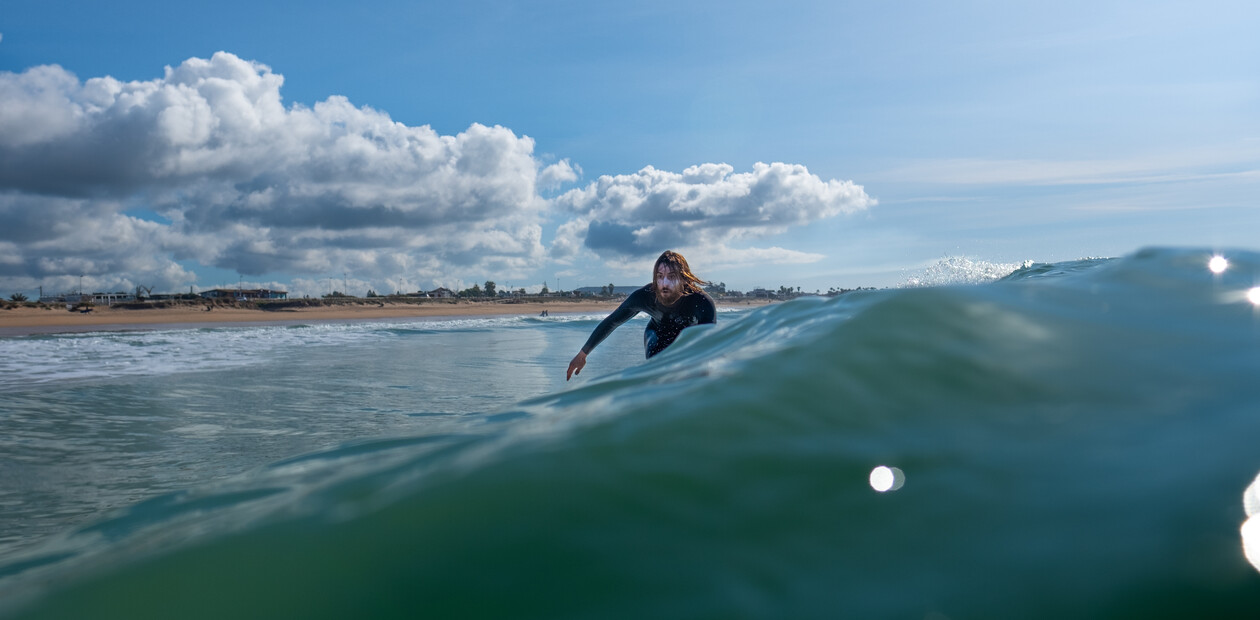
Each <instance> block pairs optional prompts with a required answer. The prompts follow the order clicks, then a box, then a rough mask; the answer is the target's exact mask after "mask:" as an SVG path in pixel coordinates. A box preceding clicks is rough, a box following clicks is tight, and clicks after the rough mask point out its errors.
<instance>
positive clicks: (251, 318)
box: [0, 300, 766, 336]
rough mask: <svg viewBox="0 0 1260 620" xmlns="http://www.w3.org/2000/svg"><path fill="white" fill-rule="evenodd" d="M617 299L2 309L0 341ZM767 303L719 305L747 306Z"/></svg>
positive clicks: (531, 309) (599, 304) (490, 311)
mask: <svg viewBox="0 0 1260 620" xmlns="http://www.w3.org/2000/svg"><path fill="white" fill-rule="evenodd" d="M619 303H620V301H619V300H564V301H561V300H556V301H545V302H539V301H527V302H523V303H507V302H497V301H464V300H451V301H445V300H442V301H426V302H424V303H391V302H379V303H361V304H342V305H319V306H305V307H286V308H282V309H276V310H260V309H258V308H257V307H251V306H245V307H233V306H226V305H206V304H195V305H181V306H175V307H144V308H134V307H130V308H128V307H109V306H98V307H96V308H94V309H93V310H92V311H91V312H87V313H81V312H71V311H68V310H66V309H64V308H60V307H51V308H49V307H44V308H40V307H34V306H20V307H10V308H6V309H0V336H6V335H7V336H13V335H25V334H34V333H54V332H67V331H84V330H101V329H139V328H153V327H158V326H164V325H172V326H184V327H192V326H199V325H216V324H223V323H273V322H278V323H300V322H305V321H357V320H378V319H400V318H435V319H437V318H454V317H463V316H489V315H526V316H537V315H540V314H542V312H543V311H546V312H547V313H548V314H561V313H587V312H596V313H602V312H610V311H612V310H613V309H614V308H616V307H617V305H618V304H619ZM765 303H766V301H765V300H756V301H752V300H750V301H742V302H737V303H733V304H732V303H722V302H719V304H718V305H719V306H728V307H729V306H735V307H748V306H751V305H762V304H765Z"/></svg>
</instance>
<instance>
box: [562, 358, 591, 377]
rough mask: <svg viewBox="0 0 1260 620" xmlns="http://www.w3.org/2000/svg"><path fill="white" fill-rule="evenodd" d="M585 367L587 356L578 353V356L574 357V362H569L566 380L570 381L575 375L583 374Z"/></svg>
mask: <svg viewBox="0 0 1260 620" xmlns="http://www.w3.org/2000/svg"><path fill="white" fill-rule="evenodd" d="M585 366H586V354H585V353H583V352H581V351H578V354H577V355H574V356H573V361H571V362H569V372H567V373H565V375H564V380H565V381H568V380H569V379H572V378H573V375H579V374H582V368H583V367H585Z"/></svg>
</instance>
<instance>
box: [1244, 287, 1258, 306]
mask: <svg viewBox="0 0 1260 620" xmlns="http://www.w3.org/2000/svg"><path fill="white" fill-rule="evenodd" d="M1247 301H1249V302H1251V305H1253V306H1260V286H1257V287H1255V288H1253V289H1251V290H1249V291H1247Z"/></svg>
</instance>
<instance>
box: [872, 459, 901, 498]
mask: <svg viewBox="0 0 1260 620" xmlns="http://www.w3.org/2000/svg"><path fill="white" fill-rule="evenodd" d="M905 483H906V475H905V474H903V473H901V470H900V469H897V468H896V467H885V466H883V465H880V466H879V467H876V468H875V469H872V470H871V488H872V489H875V490H876V491H879V492H880V493H883V492H885V491H896V490H897V489H900V488H901V485H903V484H905Z"/></svg>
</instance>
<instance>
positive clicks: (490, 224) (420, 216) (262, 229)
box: [0, 52, 875, 292]
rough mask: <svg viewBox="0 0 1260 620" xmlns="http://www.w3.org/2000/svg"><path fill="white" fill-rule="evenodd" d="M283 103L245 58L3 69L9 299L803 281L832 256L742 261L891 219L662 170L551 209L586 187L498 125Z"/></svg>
mask: <svg viewBox="0 0 1260 620" xmlns="http://www.w3.org/2000/svg"><path fill="white" fill-rule="evenodd" d="M283 85H284V78H283V77H282V76H281V75H279V74H277V73H274V72H272V70H271V69H270V68H269V67H267V66H265V65H262V64H259V63H256V62H250V61H246V60H243V59H241V58H238V57H236V56H234V55H232V54H230V53H226V52H219V53H217V54H215V55H214V56H213V57H212V58H209V59H201V58H191V59H188V60H187V61H185V62H183V63H182V64H180V65H179V66H177V67H173V68H172V67H167V68H166V70H165V72H164V74H163V75H162V77H160V78H155V79H152V80H147V81H133V82H123V81H120V80H116V79H114V78H112V77H94V78H90V79H88V80H86V81H80V80H79V78H77V77H76V76H74V75H73V74H71V73H69V72H67V71H65V70H64V69H62V68H61V67H58V66H55V65H50V66H40V67H33V68H31V69H28V70H26V71H24V72H22V73H7V72H0V224H2V226H0V284H5V285H6V287H12V286H13V285H17V286H21V287H22V288H33V287H32V286H31V283H39V282H45V283H50V284H49V287H50V288H51V287H53V286H63V287H68V286H69V285H70V283H75V284H76V285H77V280H78V278H79V276H80V275H82V276H84V277H85V278H86V279H87V280H88V281H89V282H90V283H91V285H92V286H98V287H101V288H118V287H122V286H123V285H124V284H129V283H130V284H135V283H142V284H145V285H156V286H158V287H159V288H162V289H168V290H183V289H184V288H186V287H187V286H188V285H190V284H192V283H193V282H194V281H196V279H197V276H196V275H195V274H193V273H190V272H189V271H188V270H187V269H185V268H184V267H182V266H181V262H182V261H187V260H192V261H196V262H199V263H201V264H203V265H207V266H213V267H218V268H221V269H225V270H229V271H234V272H237V273H240V274H243V275H244V276H247V277H248V276H251V275H253V276H258V275H261V274H286V275H289V276H294V277H296V278H298V279H294V280H293V283H294V287H295V292H296V291H298V290H308V289H309V291H311V292H315V291H319V290H321V289H320V287H319V286H318V283H319V280H320V278H321V277H323V275H324V274H329V273H332V274H336V273H342V272H350V273H352V275H353V276H354V277H355V278H358V279H360V280H361V283H362V284H364V288H367V287H368V286H369V285H370V286H372V287H374V288H377V287H379V288H378V292H379V291H380V290H391V291H392V290H406V289H410V290H415V289H416V288H425V287H429V286H432V285H433V284H441V283H451V284H462V283H463V282H464V280H465V279H467V280H468V281H470V282H472V281H482V280H484V279H485V278H487V277H489V278H499V279H503V280H524V279H525V278H526V277H527V276H528V277H534V275H533V274H536V273H537V270H538V269H539V268H540V267H542V266H543V264H544V263H545V262H546V261H547V260H548V259H549V258H558V259H560V260H562V261H563V260H571V259H572V258H574V257H575V256H577V255H579V254H582V253H588V254H589V253H594V254H597V255H599V256H603V257H612V256H615V257H619V258H621V259H623V260H622V261H621V262H622V263H633V262H634V261H636V260H637V259H639V258H642V257H645V256H648V255H654V254H655V253H657V252H659V251H660V250H662V249H665V248H671V247H672V248H696V249H704V250H706V251H710V252H712V253H715V255H720V256H722V257H725V258H723V259H722V262H723V264H742V262H746V261H750V260H757V261H762V262H783V263H793V262H796V263H799V262H807V261H812V260H817V258H818V256H817V255H813V254H802V253H799V252H792V251H789V250H783V249H781V248H763V249H758V248H750V249H741V250H732V249H730V247H732V246H731V242H733V241H737V240H747V239H760V238H765V237H769V236H772V235H775V234H779V233H781V232H783V231H785V230H787V229H789V228H791V227H795V226H802V225H806V224H809V223H812V222H816V221H819V220H821V219H825V218H830V217H834V216H837V215H840V214H846V213H853V212H855V211H860V210H862V209H866V208H867V207H869V206H870V205H872V204H874V202H875V201H874V200H872V199H871V198H870V197H869V196H867V195H866V193H865V192H864V191H863V189H862V187H861V186H858V185H855V184H853V183H852V182H850V181H836V180H830V181H824V180H822V179H820V178H819V177H818V176H816V175H813V174H811V173H810V172H809V171H808V170H807V169H806V168H805V167H804V166H800V165H792V164H784V163H772V164H763V163H758V164H756V165H755V166H754V168H753V170H751V171H749V172H743V173H736V172H735V171H734V170H733V168H732V167H731V166H729V165H726V164H712V163H710V164H702V165H699V166H693V167H691V168H688V169H686V170H684V171H683V172H682V173H675V172H667V171H662V170H657V169H655V168H651V167H648V168H644V169H643V170H640V171H639V172H637V173H634V174H629V175H621V176H604V177H600V178H599V179H598V180H597V181H595V182H593V183H590V184H589V185H588V186H586V187H584V188H580V189H574V190H571V191H568V192H566V193H563V194H561V195H560V196H559V197H557V198H555V199H551V200H548V199H546V198H544V197H542V196H541V195H540V191H547V192H552V191H560V190H561V189H562V188H563V187H565V186H567V185H570V184H572V183H574V182H576V181H577V180H578V179H579V178H580V176H581V173H582V171H581V168H580V167H579V166H577V165H576V164H574V163H571V162H570V161H569V160H567V159H560V160H559V161H553V163H550V164H544V163H543V162H542V161H540V159H539V158H537V157H535V155H534V141H533V140H532V139H531V138H529V137H526V136H518V135H516V134H515V133H514V132H513V131H511V130H510V129H508V128H505V127H499V126H495V127H489V126H484V125H480V124H473V125H471V126H469V127H468V128H467V129H466V130H464V131H462V132H460V133H458V134H456V135H441V134H439V133H437V132H436V131H434V130H433V129H432V128H431V127H429V126H419V127H411V126H407V125H404V124H402V123H398V122H395V121H393V120H392V119H391V118H390V116H389V115H388V114H387V113H385V112H382V111H379V110H375V109H372V108H370V107H356V106H354V105H353V104H351V102H350V101H348V100H347V99H346V98H344V97H339V96H333V97H329V98H328V99H326V100H324V101H321V102H319V103H316V104H315V105H313V106H310V107H306V106H301V105H293V106H288V107H286V106H285V105H284V102H283V98H282V96H281V88H282V86H283ZM136 213H144V214H145V215H144V217H143V218H138V217H133V215H134V214H136ZM556 216H559V217H560V218H561V219H560V220H559V221H558V223H556ZM548 222H551V225H554V226H556V227H557V230H556V234H555V236H554V239H553V241H552V242H551V248H550V252H548V251H547V248H545V247H544V244H543V239H544V238H545V237H546V236H547V235H545V234H544V232H545V231H544V229H543V225H544V223H548ZM741 245H742V244H741ZM301 278H305V279H301ZM53 283H55V284H53ZM198 284H199V285H206V284H207V283H206V282H200V283H198ZM303 287H305V288H303Z"/></svg>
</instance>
